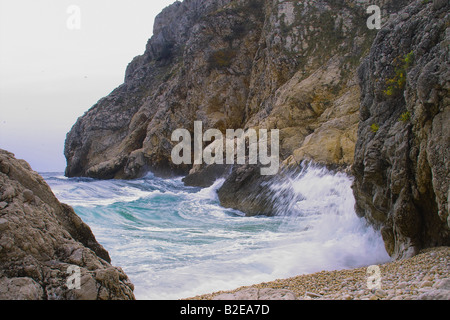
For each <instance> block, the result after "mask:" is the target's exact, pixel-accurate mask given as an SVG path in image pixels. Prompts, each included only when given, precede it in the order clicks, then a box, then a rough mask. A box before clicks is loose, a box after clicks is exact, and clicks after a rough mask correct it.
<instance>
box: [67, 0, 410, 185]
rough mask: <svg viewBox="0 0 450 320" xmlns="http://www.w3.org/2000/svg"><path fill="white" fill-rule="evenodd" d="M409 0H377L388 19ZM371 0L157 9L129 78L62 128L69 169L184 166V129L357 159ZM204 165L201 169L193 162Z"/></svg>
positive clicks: (296, 152)
mask: <svg viewBox="0 0 450 320" xmlns="http://www.w3.org/2000/svg"><path fill="white" fill-rule="evenodd" d="M406 2H407V1H380V4H383V14H385V15H386V16H389V14H390V13H391V12H396V11H397V10H398V9H399V8H400V7H401V5H402V3H403V4H404V3H406ZM367 6H368V2H367V1H350V0H348V1H343V0H342V1H325V0H324V1H316V0H314V1H312V0H311V1H272V0H270V1H269V0H239V1H236V0H235V1H232V0H208V1H200V0H189V1H187V0H186V1H183V2H176V3H174V4H173V5H171V6H169V7H168V8H166V9H165V10H164V11H163V12H162V13H161V14H160V15H158V16H157V18H156V20H155V26H154V35H153V37H152V38H151V39H150V40H149V42H148V44H147V48H146V51H145V53H144V54H143V55H142V56H139V57H136V58H135V59H134V60H133V61H132V62H131V63H130V64H129V66H128V68H127V70H126V75H125V83H124V84H123V85H122V86H120V87H119V88H117V89H116V90H115V91H114V92H112V93H111V94H110V95H109V96H108V97H106V98H103V99H101V100H100V101H99V102H98V103H97V104H96V105H95V106H93V107H92V108H91V109H90V110H89V111H88V112H87V113H86V114H85V115H83V116H82V117H81V118H80V119H79V120H78V121H77V123H76V124H75V125H74V127H73V128H72V130H71V131H70V133H69V134H68V135H67V140H66V145H65V155H66V158H67V169H66V175H67V176H69V177H73V176H89V177H94V178H101V179H109V178H136V177H139V176H141V175H143V174H145V173H146V172H148V171H150V170H151V171H153V172H155V173H157V174H161V175H170V174H187V173H188V172H189V171H190V170H191V169H192V166H187V165H174V164H173V163H172V161H171V157H170V153H171V150H172V148H173V147H174V145H175V142H172V141H171V134H172V132H173V131H174V130H175V129H177V128H185V129H188V130H189V131H190V132H191V133H192V132H193V123H194V121H196V120H198V121H203V127H204V129H205V130H206V129H209V128H217V129H220V130H222V131H223V132H224V130H225V129H238V128H243V129H248V128H256V129H257V128H265V129H268V130H270V129H279V130H280V143H281V147H280V148H281V157H282V160H286V159H288V158H289V157H290V160H289V161H290V162H291V163H295V162H296V161H297V162H299V161H301V160H303V159H313V160H315V161H317V162H321V163H325V164H338V165H341V166H346V165H349V164H351V163H352V162H353V156H354V145H355V142H356V131H357V126H358V120H359V119H358V109H359V87H358V85H357V81H356V72H355V71H356V68H357V66H358V65H359V64H360V61H361V58H362V57H364V56H365V55H367V53H368V50H369V48H370V44H371V43H372V40H373V38H374V36H375V34H376V30H369V29H368V28H367V26H366V19H367V17H368V14H367V13H366V8H367ZM194 171H198V168H194Z"/></svg>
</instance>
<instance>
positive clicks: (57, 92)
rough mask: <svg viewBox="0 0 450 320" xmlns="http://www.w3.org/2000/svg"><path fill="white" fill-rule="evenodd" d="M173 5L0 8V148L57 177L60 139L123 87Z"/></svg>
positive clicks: (96, 1)
mask: <svg viewBox="0 0 450 320" xmlns="http://www.w3.org/2000/svg"><path fill="white" fill-rule="evenodd" d="M173 2H175V0H156V1H155V0H69V1H67V0H0V148H1V149H6V150H8V151H11V152H13V153H15V155H16V157H17V158H20V159H25V160H26V161H27V162H28V163H30V165H31V167H32V168H33V169H34V170H35V171H38V172H49V171H57V172H62V171H64V168H65V165H66V161H65V158H64V155H63V150H64V141H65V137H66V134H67V132H68V131H69V130H70V129H71V127H72V126H73V124H75V122H76V120H77V118H78V117H80V116H82V115H83V114H84V112H86V111H87V110H88V109H89V108H90V107H92V106H93V105H94V104H95V103H96V102H97V101H98V100H99V99H100V98H102V97H104V96H106V95H108V94H109V93H110V92H111V91H112V90H114V89H115V88H116V87H118V86H119V85H120V84H122V83H123V78H124V75H125V69H126V67H127V65H128V63H129V62H131V60H132V59H133V58H134V57H135V56H137V55H141V54H143V53H144V51H145V45H146V43H147V40H148V39H149V38H150V37H151V35H152V30H153V22H154V18H155V16H156V15H157V14H158V13H159V12H161V10H162V9H163V8H165V7H166V6H168V5H170V4H171V3H173ZM71 6H76V8H78V9H79V13H80V15H79V16H77V15H76V13H75V12H74V11H68V9H69V8H70V7H71ZM74 14H75V15H74ZM76 17H79V20H77V19H74V18H76ZM68 21H69V26H75V27H76V26H77V23H78V21H79V23H80V24H79V29H74V30H71V29H70V28H69V27H68Z"/></svg>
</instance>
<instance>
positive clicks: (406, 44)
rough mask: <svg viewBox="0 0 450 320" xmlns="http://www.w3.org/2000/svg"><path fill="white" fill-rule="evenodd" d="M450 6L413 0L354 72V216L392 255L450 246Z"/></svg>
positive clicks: (380, 33) (385, 30) (378, 37)
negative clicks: (357, 87)
mask: <svg viewBox="0 0 450 320" xmlns="http://www.w3.org/2000/svg"><path fill="white" fill-rule="evenodd" d="M449 12H450V4H449V2H448V1H417V2H415V3H413V4H411V5H410V6H408V7H406V8H405V9H404V10H403V11H402V12H401V13H400V14H399V16H398V17H397V18H396V19H393V20H392V21H390V22H389V23H388V24H387V25H386V26H385V27H384V28H383V29H382V30H380V32H379V33H378V35H377V37H376V39H375V41H374V43H373V45H372V48H371V51H370V54H369V56H368V58H367V59H366V60H365V61H364V63H363V64H362V65H361V67H360V68H359V71H358V75H359V80H360V84H361V108H360V125H359V129H358V140H357V144H356V151H355V163H354V166H353V170H352V172H353V174H354V176H355V183H354V186H353V189H354V194H355V197H356V200H357V212H358V214H359V215H360V216H364V217H365V218H366V219H367V220H369V221H370V222H371V223H373V224H374V225H376V226H379V227H380V228H381V232H382V235H383V239H384V241H385V244H386V249H387V251H388V253H389V254H390V255H391V256H393V257H396V258H401V257H407V256H410V255H413V254H415V253H416V252H417V251H418V250H419V249H421V248H423V247H430V246H437V245H441V244H446V245H448V244H449V243H450V229H449V227H450V220H449V207H448V202H449V197H450V188H449V186H450V160H449V159H450V95H449V89H450V68H449V61H450V51H449V45H450V29H449V23H450V17H449Z"/></svg>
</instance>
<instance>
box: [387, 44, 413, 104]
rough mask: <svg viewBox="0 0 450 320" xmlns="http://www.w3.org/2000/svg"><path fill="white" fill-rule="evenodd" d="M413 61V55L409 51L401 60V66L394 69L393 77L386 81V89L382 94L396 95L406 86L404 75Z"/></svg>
mask: <svg viewBox="0 0 450 320" xmlns="http://www.w3.org/2000/svg"><path fill="white" fill-rule="evenodd" d="M413 61H414V53H413V51H411V52H410V53H408V54H407V55H406V56H405V57H404V58H403V59H402V60H401V65H400V66H398V67H396V68H395V75H394V77H393V78H390V79H387V80H386V84H387V88H386V90H384V93H385V94H386V95H387V96H392V95H395V94H396V93H398V92H400V91H401V90H403V88H404V87H405V84H406V74H407V71H408V69H409V67H410V66H411V65H412V63H413Z"/></svg>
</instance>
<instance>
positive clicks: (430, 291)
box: [187, 247, 450, 300]
mask: <svg viewBox="0 0 450 320" xmlns="http://www.w3.org/2000/svg"><path fill="white" fill-rule="evenodd" d="M373 268H374V267H370V268H369V266H367V267H362V268H356V269H349V270H336V271H321V272H317V273H313V274H305V275H299V276H296V277H292V278H288V279H279V280H275V281H272V282H264V283H260V284H256V285H252V286H247V287H241V288H237V289H235V290H233V291H219V292H215V293H210V294H205V295H200V296H196V297H192V298H189V299H187V300H450V247H437V248H431V249H426V250H423V251H421V252H420V253H419V254H418V255H416V256H414V257H411V258H408V259H404V260H398V261H392V262H388V263H385V264H382V265H379V266H376V267H375V270H376V271H377V272H379V273H374V272H373V271H372V269H373Z"/></svg>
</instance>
